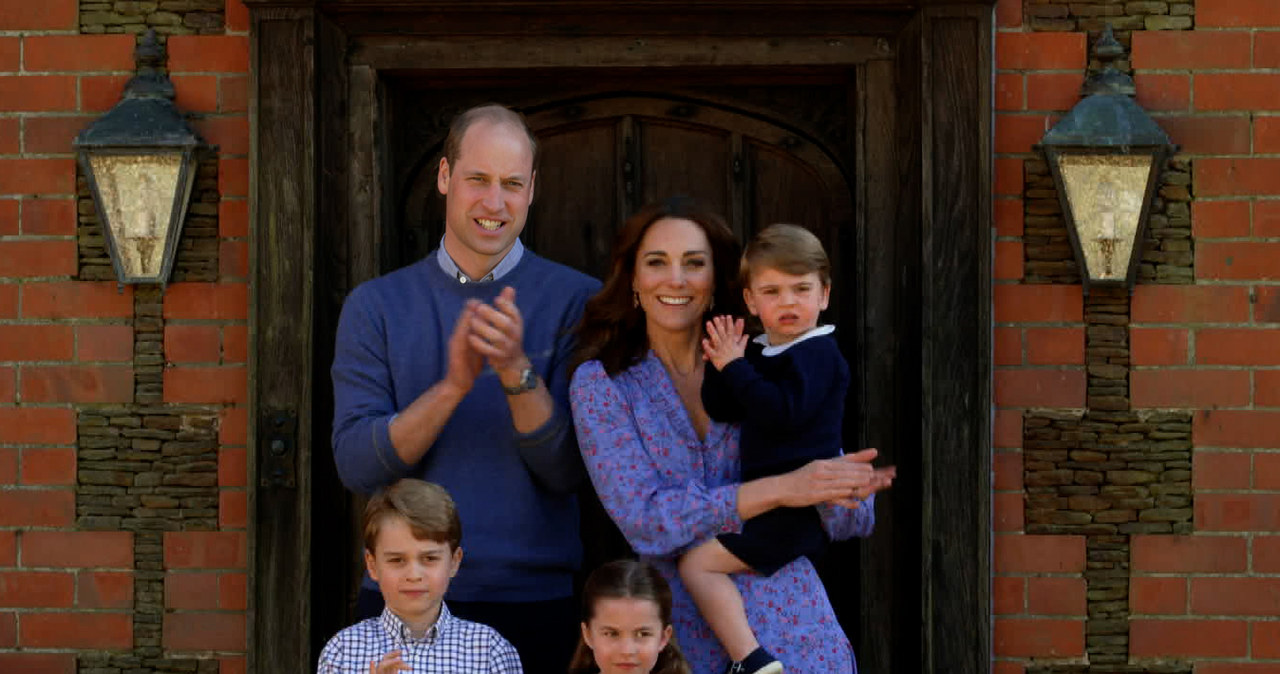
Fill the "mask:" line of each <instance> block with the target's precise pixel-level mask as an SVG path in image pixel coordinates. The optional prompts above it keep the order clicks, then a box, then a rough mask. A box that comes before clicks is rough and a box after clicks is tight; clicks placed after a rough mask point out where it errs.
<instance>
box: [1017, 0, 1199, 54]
mask: <svg viewBox="0 0 1280 674" xmlns="http://www.w3.org/2000/svg"><path fill="white" fill-rule="evenodd" d="M1195 14H1196V3H1195V0H1127V1H1126V0H1070V1H1069V2H1068V1H1067V0H1025V4H1024V6H1023V16H1024V17H1025V21H1026V24H1027V26H1029V27H1030V28H1031V29H1032V30H1038V31H1066V32H1075V31H1088V32H1089V34H1090V35H1097V34H1098V33H1099V32H1101V31H1102V28H1103V26H1104V25H1106V24H1108V23H1110V24H1111V27H1112V28H1113V29H1114V30H1115V31H1116V38H1117V39H1119V38H1120V37H1121V35H1122V34H1123V35H1124V38H1125V39H1124V40H1121V41H1122V42H1124V43H1126V44H1127V43H1128V34H1129V31H1133V30H1191V29H1192V28H1194V27H1195Z"/></svg>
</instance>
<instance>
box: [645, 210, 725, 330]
mask: <svg viewBox="0 0 1280 674" xmlns="http://www.w3.org/2000/svg"><path fill="white" fill-rule="evenodd" d="M714 281H715V274H714V271H713V269H712V267H711V244H710V243H708V242H707V235H706V233H705V232H703V231H702V227H700V226H698V224H697V223H696V222H694V221H692V220H685V219H683V218H662V219H661V220H658V221H657V222H654V223H653V224H652V225H650V226H649V230H648V231H647V232H645V235H644V238H643V239H641V240H640V249H639V250H638V251H636V271H635V278H634V279H633V280H632V290H634V291H635V292H636V297H637V299H638V300H639V301H640V308H641V309H643V310H644V314H645V318H646V320H647V321H648V326H649V329H650V330H651V331H652V330H654V329H658V330H661V331H664V332H677V333H678V332H688V331H694V330H701V329H702V314H703V312H705V311H706V310H707V307H708V306H709V305H710V304H711V291H712V286H713V285H715V283H714Z"/></svg>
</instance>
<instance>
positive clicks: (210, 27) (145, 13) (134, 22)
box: [80, 0, 225, 36]
mask: <svg viewBox="0 0 1280 674" xmlns="http://www.w3.org/2000/svg"><path fill="white" fill-rule="evenodd" d="M224 5H225V0H80V32H81V33H142V32H144V31H146V30H147V29H148V28H152V29H155V31H156V34H157V35H160V36H167V35H217V34H221V33H222V32H223V28H224V15H225V11H224Z"/></svg>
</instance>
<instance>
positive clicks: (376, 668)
mask: <svg viewBox="0 0 1280 674" xmlns="http://www.w3.org/2000/svg"><path fill="white" fill-rule="evenodd" d="M407 671H409V665H406V664H405V662H404V660H401V659H400V651H391V652H390V653H387V654H386V655H384V656H382V659H381V660H378V661H376V662H370V663H369V674H396V672H407Z"/></svg>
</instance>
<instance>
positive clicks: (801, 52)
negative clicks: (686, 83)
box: [350, 34, 892, 71]
mask: <svg viewBox="0 0 1280 674" xmlns="http://www.w3.org/2000/svg"><path fill="white" fill-rule="evenodd" d="M891 57H892V53H891V51H890V48H889V42H888V41H886V40H884V39H883V38H878V37H870V36H864V35H841V34H833V35H822V36H795V37H783V38H776V37H760V36H749V37H744V36H733V35H728V36H706V37H700V38H699V39H698V40H690V39H688V38H687V37H680V36H652V37H645V38H643V39H634V40H621V39H618V38H616V37H599V36H594V35H592V36H584V37H570V36H543V37H539V38H538V39H537V40H536V41H528V42H526V41H521V40H517V41H515V43H514V45H513V40H512V39H511V36H494V37H486V36H480V37H477V36H442V37H425V38H424V37H418V36H412V37H401V36H396V37H382V36H377V37H370V38H367V39H364V40H361V42H360V44H359V45H358V46H356V47H354V48H353V49H352V51H351V55H350V59H351V63H353V64H360V65H367V66H370V67H372V68H376V69H378V70H412V69H420V68H422V64H430V67H429V69H431V70H452V69H463V70H476V69H480V70H483V69H491V68H492V69H497V68H502V69H506V70H516V71H519V70H526V69H536V68H584V67H586V68H636V67H644V68H681V67H707V66H714V67H717V68H719V67H750V66H787V65H797V66H830V65H851V64H857V63H863V62H865V61H869V60H871V59H876V58H881V59H883V58H891Z"/></svg>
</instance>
